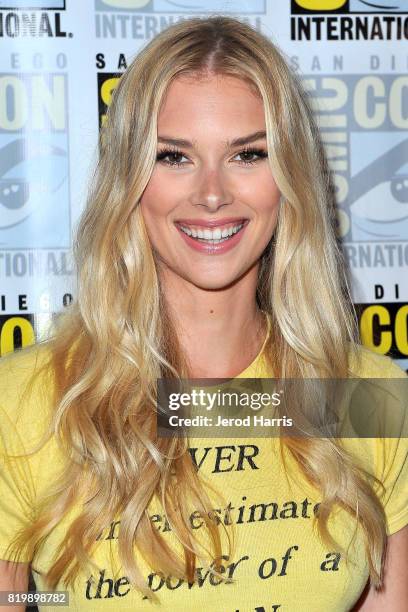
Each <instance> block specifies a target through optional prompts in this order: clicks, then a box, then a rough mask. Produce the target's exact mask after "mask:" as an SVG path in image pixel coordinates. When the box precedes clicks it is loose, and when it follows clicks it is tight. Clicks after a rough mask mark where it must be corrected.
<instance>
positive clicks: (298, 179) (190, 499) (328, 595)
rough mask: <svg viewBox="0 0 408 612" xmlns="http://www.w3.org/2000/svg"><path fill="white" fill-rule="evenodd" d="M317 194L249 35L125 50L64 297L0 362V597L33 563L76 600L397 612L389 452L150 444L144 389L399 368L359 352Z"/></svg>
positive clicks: (283, 79)
mask: <svg viewBox="0 0 408 612" xmlns="http://www.w3.org/2000/svg"><path fill="white" fill-rule="evenodd" d="M330 202H331V199H330V182H329V177H328V172H327V168H326V166H325V164H324V160H323V157H322V154H321V148H320V146H319V140H318V135H317V130H316V127H315V125H314V123H313V119H312V115H311V113H310V111H309V108H308V105H307V103H306V101H305V96H304V94H303V93H302V90H301V87H300V85H299V83H298V80H297V78H296V77H295V76H294V74H292V73H291V71H290V69H289V68H288V66H287V64H286V62H285V60H284V58H283V57H282V55H281V53H280V52H279V51H278V49H277V48H276V47H275V46H274V45H273V44H272V43H271V42H270V41H269V40H268V39H266V38H265V37H263V36H262V35H261V34H260V33H258V32H256V31H254V30H253V29H252V28H251V27H249V26H248V25H245V24H243V23H241V22H239V21H238V20H235V19H232V18H227V17H210V18H205V19H199V18H197V19H189V20H186V21H183V22H180V23H177V24H176V25H173V26H171V27H170V28H168V29H167V30H165V31H164V32H162V33H161V34H160V35H159V36H157V37H156V38H155V39H154V40H152V41H151V42H150V43H149V44H148V45H147V46H146V47H145V48H144V49H143V50H142V51H141V52H140V53H139V55H138V56H137V57H136V58H135V60H134V61H133V62H132V64H131V65H130V66H129V68H128V70H127V71H126V72H125V74H124V75H123V76H122V78H121V80H120V83H119V86H118V88H117V90H116V91H115V94H114V97H113V102H112V105H111V107H110V108H109V112H108V119H107V122H106V126H105V127H104V130H103V133H102V135H101V141H100V157H99V162H98V165H97V168H96V172H95V176H94V177H93V182H92V187H91V189H90V192H89V198H88V202H87V206H86V209H85V211H84V214H83V216H82V218H81V222H80V225H79V228H78V232H77V241H76V244H75V255H76V262H77V269H78V299H77V301H76V303H75V304H73V305H72V306H71V307H69V308H67V310H66V311H65V312H64V313H63V314H62V315H61V317H60V320H59V323H58V325H57V326H56V330H55V333H54V336H53V337H52V338H51V339H50V340H49V341H47V342H45V343H42V344H38V345H36V346H34V347H33V348H30V349H26V350H24V351H21V353H20V354H17V355H12V356H10V357H5V358H4V359H3V360H2V363H1V377H0V381H1V383H0V387H1V388H0V405H1V408H2V411H1V414H2V420H1V424H2V427H1V434H2V444H3V447H5V451H3V466H2V471H1V479H0V558H1V559H2V561H1V562H0V563H1V569H2V572H1V578H0V589H2V590H16V589H25V588H26V587H27V579H28V571H29V568H30V567H31V571H32V574H33V577H34V580H35V582H36V586H37V590H38V591H44V590H49V589H51V590H57V591H64V590H67V591H68V593H69V598H70V600H69V601H70V603H69V609H73V610H97V609H115V610H150V609H151V607H152V601H153V602H154V603H155V604H156V605H157V607H158V609H160V610H166V611H183V612H192V611H193V610H194V611H195V610H200V609H201V610H211V611H214V612H215V611H216V612H235V611H239V612H249V611H255V610H256V611H258V612H259V611H269V612H270V611H272V610H274V611H275V610H279V611H280V610H282V612H284V611H293V610H299V609H302V610H307V611H310V612H312V611H313V612H319V611H323V610H325V611H327V610H330V611H331V612H340V611H345V610H352V609H353V610H370V612H371V611H374V610H380V609H381V610H393V612H402V611H403V610H407V601H408V590H407V589H408V587H407V585H408V580H407V578H408V567H407V558H408V555H407V547H408V527H407V524H408V505H407V481H406V478H407V474H408V471H407V470H408V468H407V443H406V439H404V438H387V439H380V438H378V439H375V438H368V439H361V440H353V441H350V442H349V446H348V447H347V445H346V444H342V443H341V441H340V440H339V439H337V438H332V439H330V438H322V437H303V438H295V437H290V436H289V437H283V436H282V438H281V439H280V440H279V439H277V438H274V439H267V438H266V439H265V438H253V437H252V438H245V437H244V438H242V437H241V438H228V436H225V438H202V439H200V438H198V437H197V438H194V439H193V438H192V439H185V438H180V437H175V436H172V437H167V438H166V437H157V436H156V435H155V432H156V419H157V413H156V408H157V405H156V399H157V398H156V395H155V393H156V381H157V379H158V378H160V377H170V378H174V377H176V378H177V377H178V376H180V377H181V378H183V377H193V378H213V377H216V378H237V379H240V378H257V377H260V378H268V377H272V376H275V377H282V378H289V377H291V378H299V379H304V378H307V377H309V378H317V377H322V378H326V377H332V378H347V377H349V376H351V377H362V378H364V377H373V378H380V377H384V378H388V377H389V378H392V377H396V378H398V377H404V372H403V371H402V370H401V369H400V368H398V367H397V366H396V365H394V364H393V362H392V361H391V359H390V358H388V357H383V356H379V355H376V354H374V353H372V352H370V351H368V350H367V349H363V348H362V347H361V346H360V345H359V343H358V331H357V328H356V323H355V318H354V316H353V309H352V306H351V302H350V295H349V291H348V287H347V282H346V277H345V274H344V271H343V268H342V258H341V255H340V251H339V249H338V246H337V243H336V237H335V232H334V229H333V221H334V217H333V207H332V206H331V204H330ZM33 373H34V376H33ZM44 439H46V441H45V442H44ZM351 442H354V445H353V444H352V443H351ZM23 453H27V454H26V457H25V458H24V457H23V456H22V455H23ZM13 454H14V455H15V458H13ZM17 455H20V458H18V457H17ZM381 485H382V487H381ZM39 607H40V609H41V603H40V604H39ZM55 607H56V606H55ZM16 609H19V608H16ZM20 609H21V610H22V609H23V606H21V607H20ZM44 609H45V608H44ZM47 609H48V610H50V609H51V610H52V609H53V607H52V606H51V608H49V607H48V608H47Z"/></svg>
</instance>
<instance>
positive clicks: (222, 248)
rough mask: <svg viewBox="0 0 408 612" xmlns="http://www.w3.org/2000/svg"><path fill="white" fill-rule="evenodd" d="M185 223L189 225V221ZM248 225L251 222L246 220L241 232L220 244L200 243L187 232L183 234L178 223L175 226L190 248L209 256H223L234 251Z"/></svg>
mask: <svg viewBox="0 0 408 612" xmlns="http://www.w3.org/2000/svg"><path fill="white" fill-rule="evenodd" d="M223 221H224V219H223ZM184 222H185V223H186V225H187V220H185V221H184ZM228 223H231V221H229V222H228ZM248 223H249V220H248V219H245V220H244V226H243V227H242V228H241V229H240V230H239V232H237V233H236V234H234V235H233V236H232V238H230V239H229V240H225V241H224V242H220V243H219V244H205V243H204V242H198V241H197V240H194V238H191V237H190V236H188V235H187V234H186V233H185V232H183V231H182V230H181V229H180V227H179V226H178V224H177V223H176V224H175V225H176V227H177V231H178V233H179V234H180V235H181V237H182V238H183V240H184V242H185V243H186V244H187V245H188V246H189V247H191V248H192V249H194V251H199V252H200V253H206V254H207V255H222V254H223V253H227V252H228V251H230V250H231V249H233V248H234V247H235V246H236V245H237V244H238V243H239V242H240V241H241V239H242V236H243V235H244V232H245V230H246V228H247V225H248ZM212 227H213V226H212Z"/></svg>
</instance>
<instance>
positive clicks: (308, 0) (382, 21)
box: [291, 0, 408, 41]
mask: <svg viewBox="0 0 408 612" xmlns="http://www.w3.org/2000/svg"><path fill="white" fill-rule="evenodd" d="M291 12H292V17H291V38H292V40H327V41H329V40H405V39H408V17H406V16H404V15H407V13H408V0H394V1H392V0H375V2H372V1H371V2H370V0H292V3H291Z"/></svg>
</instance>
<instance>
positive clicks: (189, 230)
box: [178, 221, 245, 244]
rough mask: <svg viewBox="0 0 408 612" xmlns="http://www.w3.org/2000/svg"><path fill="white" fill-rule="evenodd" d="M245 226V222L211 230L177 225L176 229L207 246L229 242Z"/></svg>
mask: <svg viewBox="0 0 408 612" xmlns="http://www.w3.org/2000/svg"><path fill="white" fill-rule="evenodd" d="M244 225H245V221H244V222H243V223H239V224H235V225H233V224H231V225H227V226H225V227H223V228H222V229H221V228H220V227H216V228H215V229H213V230H211V229H208V228H199V227H187V226H185V225H181V224H180V225H179V226H178V227H179V228H180V230H181V231H182V232H184V233H185V234H187V236H190V238H193V239H194V240H197V241H198V242H203V243H207V244H220V243H221V242H225V241H227V240H230V239H231V238H232V237H233V236H234V235H235V234H237V233H238V232H240V231H241V230H242V228H243V227H244Z"/></svg>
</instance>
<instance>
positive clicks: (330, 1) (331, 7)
mask: <svg viewBox="0 0 408 612" xmlns="http://www.w3.org/2000/svg"><path fill="white" fill-rule="evenodd" d="M296 4H297V5H298V6H300V7H301V8H303V9H306V10H307V11H316V12H319V11H336V10H337V9H340V8H342V7H343V6H344V5H345V4H347V0H296Z"/></svg>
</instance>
